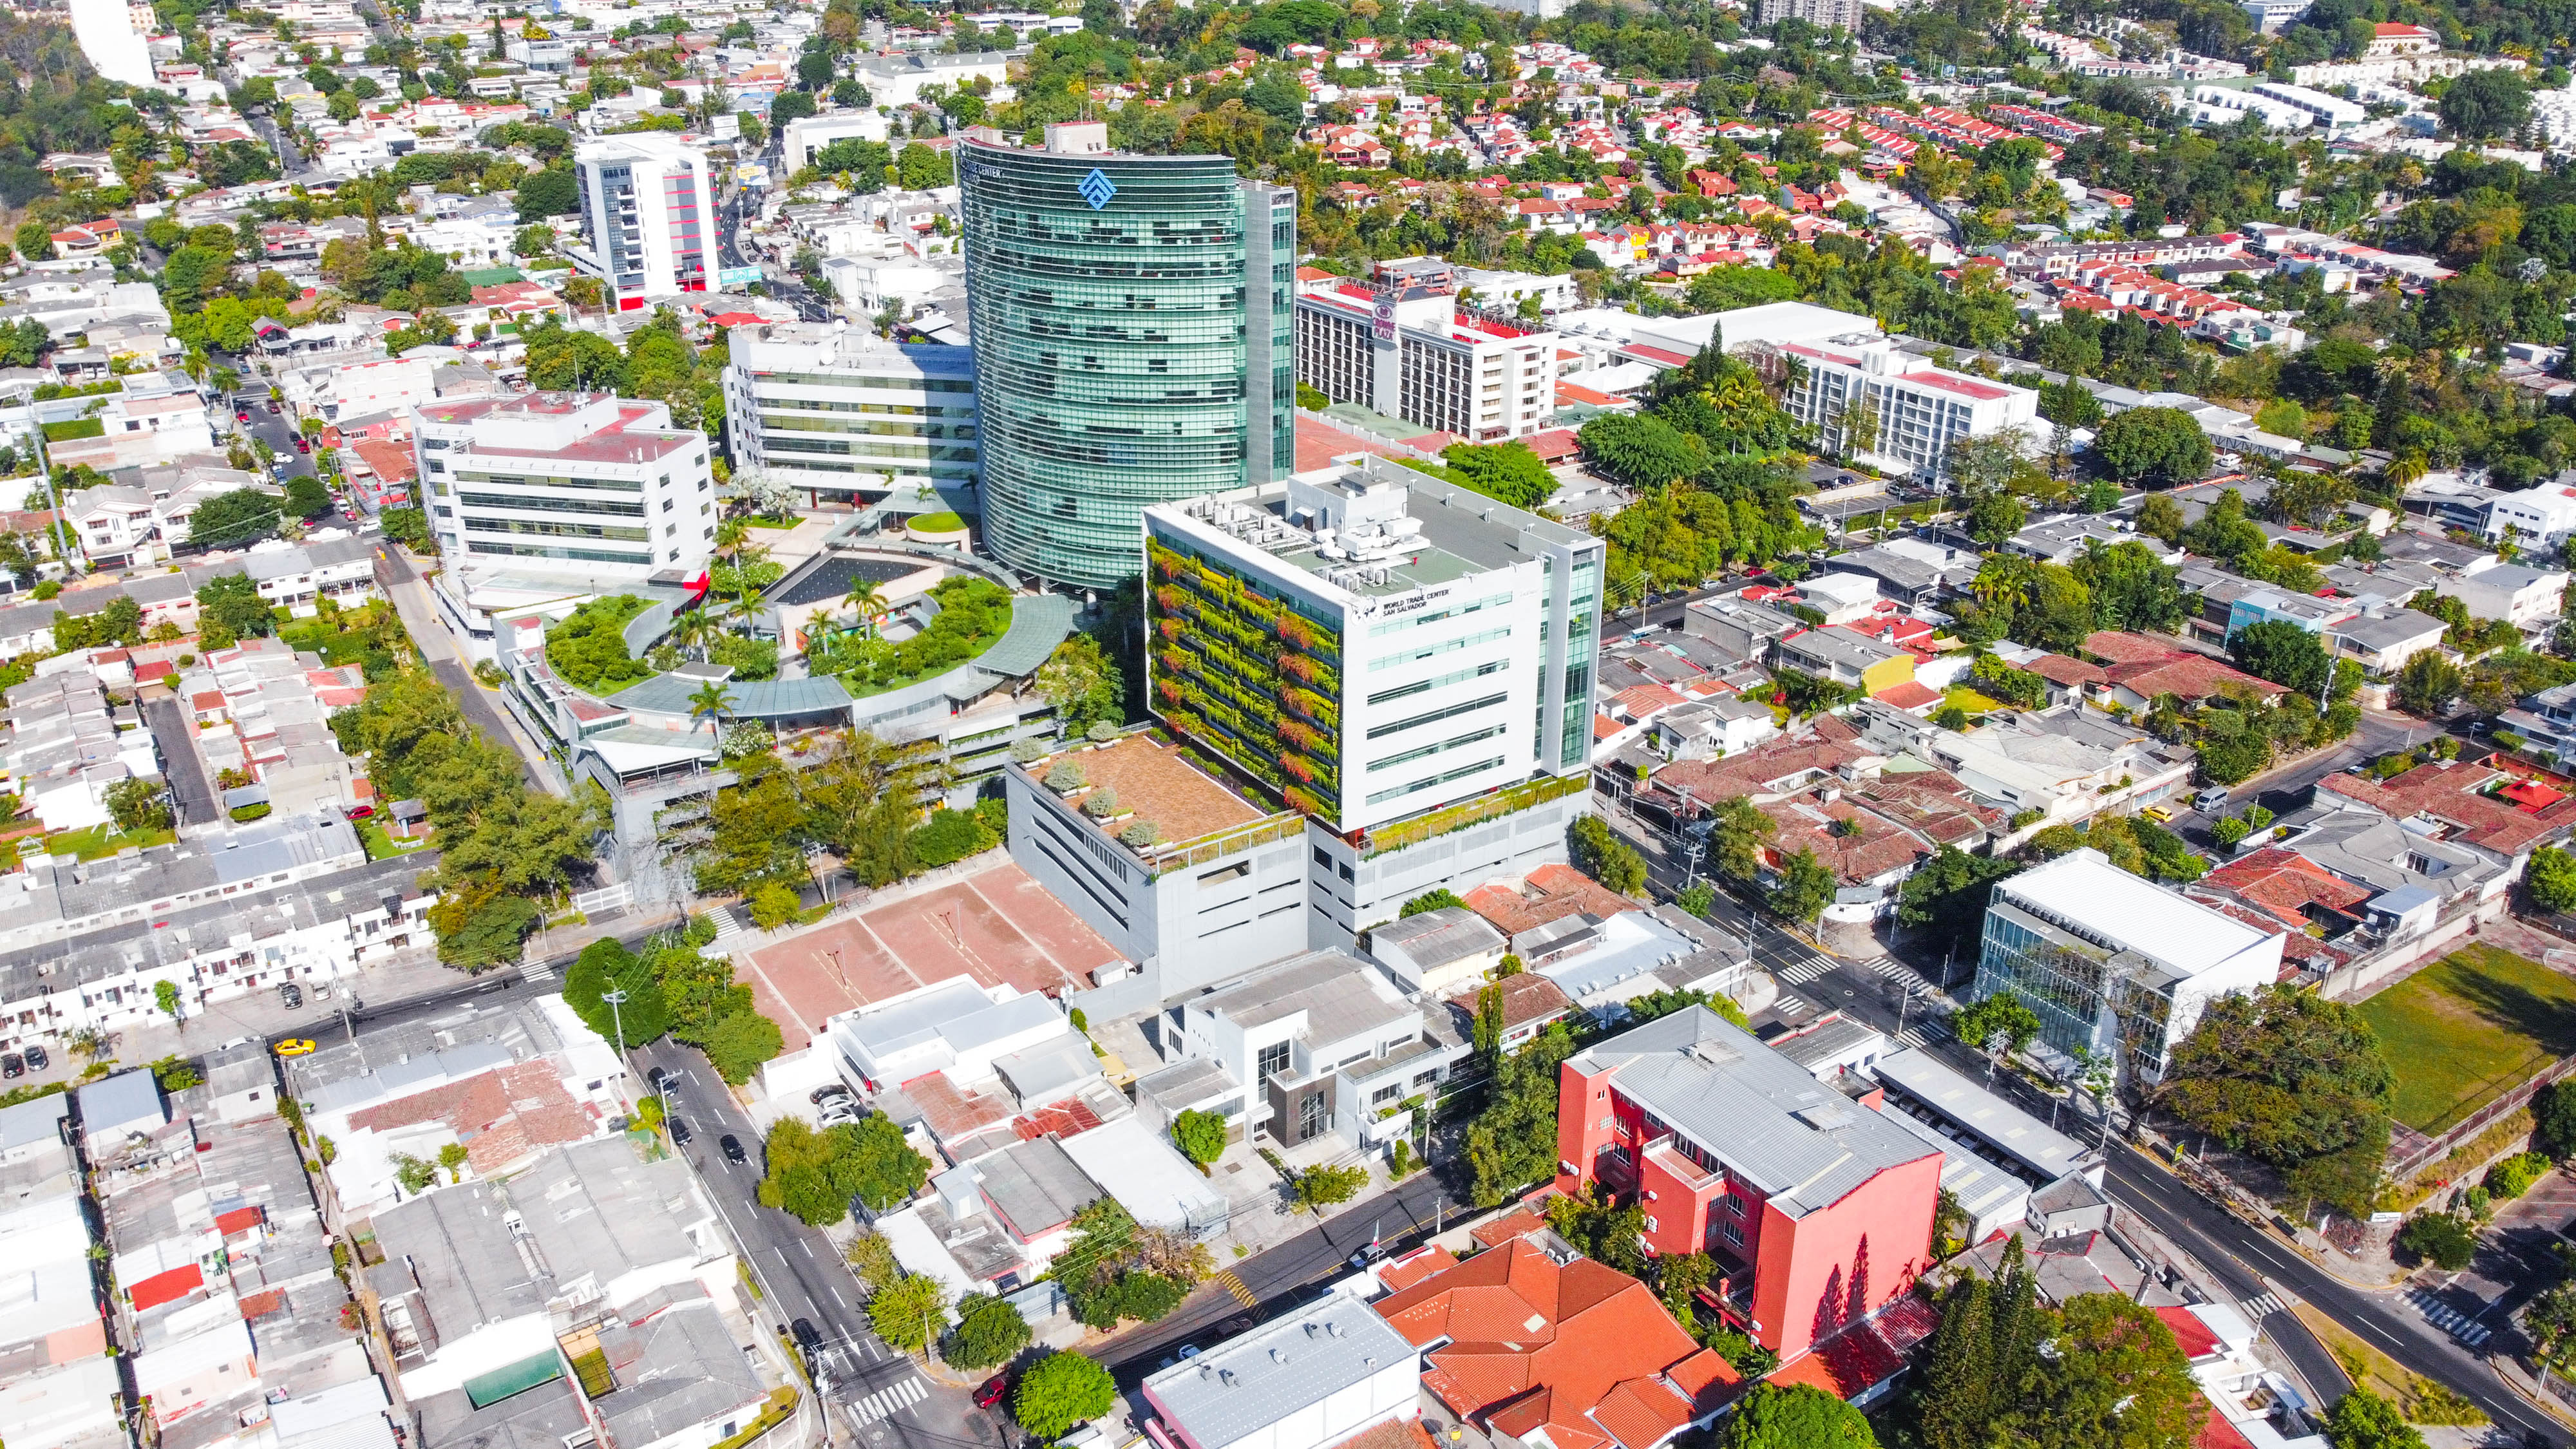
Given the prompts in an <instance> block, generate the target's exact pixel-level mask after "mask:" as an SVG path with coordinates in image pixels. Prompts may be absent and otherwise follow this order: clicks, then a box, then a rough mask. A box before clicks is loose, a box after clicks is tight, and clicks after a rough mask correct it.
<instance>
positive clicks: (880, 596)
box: [841, 579, 886, 637]
mask: <svg viewBox="0 0 2576 1449" xmlns="http://www.w3.org/2000/svg"><path fill="white" fill-rule="evenodd" d="M841 602H842V603H843V604H844V605H846V606H847V607H848V608H849V610H850V612H851V613H852V614H854V615H856V616H857V617H856V618H855V619H854V620H853V622H854V623H855V624H857V625H859V626H860V627H863V628H865V629H866V630H867V631H868V634H869V635H870V637H874V636H875V634H876V624H877V620H879V619H881V618H883V617H885V612H886V596H885V591H884V590H882V589H880V588H878V587H877V586H876V583H875V581H874V580H872V579H852V580H850V591H849V592H848V593H846V594H843V595H842V596H841Z"/></svg>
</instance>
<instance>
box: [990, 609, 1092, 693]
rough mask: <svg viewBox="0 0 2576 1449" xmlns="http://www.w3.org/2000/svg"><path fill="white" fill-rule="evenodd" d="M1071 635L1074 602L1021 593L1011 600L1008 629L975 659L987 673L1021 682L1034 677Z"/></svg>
mask: <svg viewBox="0 0 2576 1449" xmlns="http://www.w3.org/2000/svg"><path fill="white" fill-rule="evenodd" d="M1072 632H1073V600H1072V599H1071V598H1070V597H1068V596H1066V595H1063V594H1021V595H1019V596H1018V597H1016V598H1014V599H1012V600H1011V627H1010V628H1009V629H1007V630H1004V631H1003V633H1002V637H1001V638H1000V639H998V640H995V641H994V643H993V647H992V648H990V649H987V650H985V651H984V652H983V653H982V654H980V655H978V656H977V657H976V659H975V667H976V668H978V669H981V670H983V671H985V672H986V673H988V674H998V675H1001V676H1003V677H1004V678H1009V679H1020V678H1025V677H1026V676H1028V675H1031V674H1035V673H1037V671H1038V666H1039V665H1041V664H1044V663H1046V662H1047V657H1048V656H1049V655H1051V654H1053V653H1055V646H1057V645H1058V644H1061V643H1063V642H1064V637H1065V635H1067V634H1070V633H1072Z"/></svg>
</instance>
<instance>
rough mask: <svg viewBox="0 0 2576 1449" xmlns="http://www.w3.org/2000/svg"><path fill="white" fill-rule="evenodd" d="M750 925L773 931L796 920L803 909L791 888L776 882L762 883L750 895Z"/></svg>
mask: <svg viewBox="0 0 2576 1449" xmlns="http://www.w3.org/2000/svg"><path fill="white" fill-rule="evenodd" d="M748 904H749V905H750V907H751V923H752V924H753V925H755V926H758V927H759V928H760V929H762V930H764V931H774V930H776V929H778V928H779V927H780V926H783V925H786V924H787V923H788V922H789V921H792V920H794V919H795V918H796V913H797V912H798V911H801V910H803V909H804V908H805V903H804V902H803V901H802V900H801V899H800V898H799V897H798V896H797V894H796V890H795V888H794V887H792V886H788V885H782V884H780V883H779V882H777V881H774V880H773V881H764V882H762V883H761V886H760V888H759V889H758V890H755V891H753V892H752V893H751V900H750V901H749V902H748Z"/></svg>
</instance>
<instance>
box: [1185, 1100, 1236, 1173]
mask: <svg viewBox="0 0 2576 1449" xmlns="http://www.w3.org/2000/svg"><path fill="white" fill-rule="evenodd" d="M1172 1145H1173V1146H1175V1147H1178V1148H1180V1149H1181V1155H1182V1156H1183V1157H1186V1158H1188V1159H1189V1160H1190V1161H1192V1162H1195V1163H1197V1164H1198V1165H1199V1166H1201V1167H1205V1166H1207V1165H1208V1164H1209V1163H1211V1162H1214V1161H1216V1160H1217V1159H1218V1158H1220V1157H1223V1156H1224V1155H1225V1118H1223V1117H1221V1116H1219V1115H1218V1114H1216V1113H1214V1112H1201V1111H1198V1110H1196V1109H1192V1110H1190V1111H1186V1112H1183V1113H1181V1114H1180V1115H1178V1116H1176V1117H1174V1118H1173V1119H1172Z"/></svg>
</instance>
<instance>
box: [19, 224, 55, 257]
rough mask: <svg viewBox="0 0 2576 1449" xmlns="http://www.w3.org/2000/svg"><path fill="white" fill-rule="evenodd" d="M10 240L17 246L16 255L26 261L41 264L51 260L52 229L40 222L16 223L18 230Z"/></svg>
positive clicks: (52, 247) (52, 249)
mask: <svg viewBox="0 0 2576 1449" xmlns="http://www.w3.org/2000/svg"><path fill="white" fill-rule="evenodd" d="M11 240H12V241H14V242H15V243H16V244H17V247H18V255H20V256H22V257H25V258H26V259H27V260H28V261H31V262H43V261H51V260H52V259H53V255H54V233H53V229H52V228H50V227H48V226H46V225H45V224H44V223H43V222H41V221H22V222H20V223H18V230H17V232H16V234H15V235H14V236H13V237H12V238H11Z"/></svg>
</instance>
